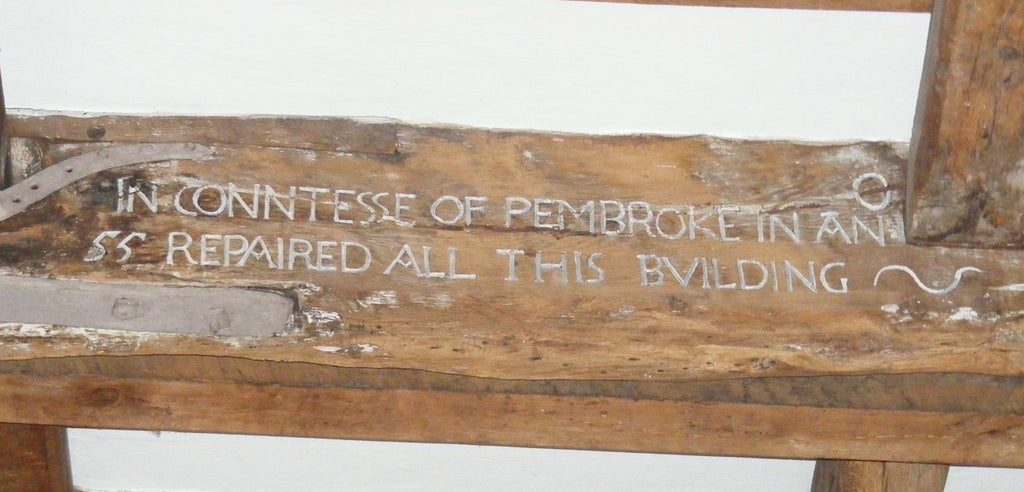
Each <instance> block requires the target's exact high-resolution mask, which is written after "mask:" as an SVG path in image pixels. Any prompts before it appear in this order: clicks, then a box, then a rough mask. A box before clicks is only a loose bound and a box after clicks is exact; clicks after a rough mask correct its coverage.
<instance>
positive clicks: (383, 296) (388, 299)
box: [356, 290, 398, 308]
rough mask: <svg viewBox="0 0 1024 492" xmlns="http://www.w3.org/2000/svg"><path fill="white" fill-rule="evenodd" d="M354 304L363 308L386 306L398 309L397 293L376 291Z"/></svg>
mask: <svg viewBox="0 0 1024 492" xmlns="http://www.w3.org/2000/svg"><path fill="white" fill-rule="evenodd" d="M356 303H357V304H359V305H360V306H362V307H364V308H369V307H374V306H386V307H389V308H397V307H398V293H397V292H395V291H393V290H378V291H376V292H374V293H372V294H370V295H368V296H366V297H363V298H362V299H358V300H356Z"/></svg>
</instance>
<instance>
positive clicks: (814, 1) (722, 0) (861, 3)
mask: <svg viewBox="0 0 1024 492" xmlns="http://www.w3.org/2000/svg"><path fill="white" fill-rule="evenodd" d="M588 1H597V2H615V3H640V4H651V5H690V6H703V7H750V8H771V9H812V10H866V11H871V10H877V11H882V12H931V11H932V0H588Z"/></svg>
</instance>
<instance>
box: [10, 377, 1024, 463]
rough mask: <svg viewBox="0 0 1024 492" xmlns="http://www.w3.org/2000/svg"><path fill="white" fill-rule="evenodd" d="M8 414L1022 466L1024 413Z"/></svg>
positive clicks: (188, 390)
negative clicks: (1023, 414)
mask: <svg viewBox="0 0 1024 492" xmlns="http://www.w3.org/2000/svg"><path fill="white" fill-rule="evenodd" d="M0 420H7V421H17V422H25V423H47V424H57V425H65V426H68V427H99V428H124V429H149V430H161V429H162V430H176V431H193V432H225V433H240V434H263V435H285V436H306V437H328V438H346V439H369V440H391V441H414V442H441V443H465V444H492V445H506V446H531V447H547V448H569V449H592V450H619V451H643V452H660V453H680V454H702V455H717V456H757V457H777V458H798V459H817V458H830V459H853V460H884V461H907V462H913V461H920V462H933V463H955V464H965V465H987V466H1006V467H1022V466H1024V453H1022V452H1021V437H1022V436H1024V416H1020V415H984V414H977V413H962V412H961V413H937V412H912V411H880V410H853V409H828V408H807V407H793V406H782V405H751V404H728V403H694V402H679V401H657V400H636V399H631V398H599V397H567V396H549V395H514V394H488V393H455V392H445V391H427V390H374V389H352V388H336V387H313V388H309V387H306V388H299V387H288V386H281V385H274V384H264V385H257V384H238V383H218V382H202V381H182V380H153V379H148V380H147V379H127V378H108V377H95V376H94V377H83V376H63V377H49V378H39V377H33V376H19V375H5V376H0Z"/></svg>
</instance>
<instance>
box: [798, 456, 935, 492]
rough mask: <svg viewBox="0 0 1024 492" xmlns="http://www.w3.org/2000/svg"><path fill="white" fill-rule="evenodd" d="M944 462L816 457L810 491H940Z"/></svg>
mask: <svg viewBox="0 0 1024 492" xmlns="http://www.w3.org/2000/svg"><path fill="white" fill-rule="evenodd" d="M948 471H949V467H948V466H946V465H929V464H919V463H893V462H882V461H840V460H819V461H818V464H817V466H816V467H815V468H814V480H813V482H812V483H811V492H942V490H943V489H944V488H945V486H946V474H947V472H948Z"/></svg>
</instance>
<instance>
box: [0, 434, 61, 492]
mask: <svg viewBox="0 0 1024 492" xmlns="http://www.w3.org/2000/svg"><path fill="white" fill-rule="evenodd" d="M71 490H72V488H71V459H70V457H69V456H68V443H67V431H66V430H65V429H64V428H63V427H55V426H51V425H31V424H8V423H0V492H71Z"/></svg>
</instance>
